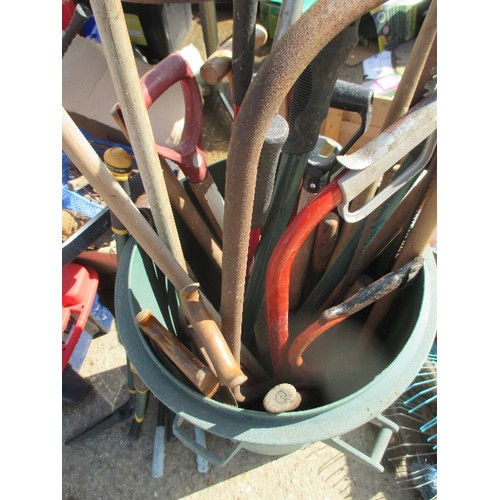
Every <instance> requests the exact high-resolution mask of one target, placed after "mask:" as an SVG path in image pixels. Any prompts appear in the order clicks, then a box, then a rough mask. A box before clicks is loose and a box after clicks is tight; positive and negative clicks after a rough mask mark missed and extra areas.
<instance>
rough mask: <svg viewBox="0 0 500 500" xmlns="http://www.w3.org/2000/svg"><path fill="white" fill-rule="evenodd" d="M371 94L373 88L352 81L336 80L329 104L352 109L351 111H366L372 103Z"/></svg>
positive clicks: (338, 107)
mask: <svg viewBox="0 0 500 500" xmlns="http://www.w3.org/2000/svg"><path fill="white" fill-rule="evenodd" d="M373 95H374V93H373V89H369V88H366V87H363V86H362V85H359V84H357V83H354V82H346V81H344V80H337V82H336V83H335V87H333V93H332V98H331V99H330V106H331V107H332V108H337V109H342V110H343V111H352V112H353V113H360V114H361V113H366V111H367V110H368V109H371V105H372V104H373Z"/></svg>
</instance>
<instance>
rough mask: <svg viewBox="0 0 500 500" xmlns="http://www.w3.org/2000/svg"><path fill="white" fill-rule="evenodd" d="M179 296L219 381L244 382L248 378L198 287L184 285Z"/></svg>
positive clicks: (232, 384)
mask: <svg viewBox="0 0 500 500" xmlns="http://www.w3.org/2000/svg"><path fill="white" fill-rule="evenodd" d="M180 297H181V300H182V309H183V311H184V312H185V314H186V316H187V319H188V320H189V322H190V323H191V325H193V328H194V334H195V335H197V336H199V337H200V343H201V344H203V345H204V346H205V349H206V351H207V354H208V356H209V358H210V359H211V360H212V363H213V365H214V368H215V370H216V372H217V378H218V379H219V383H220V384H221V385H225V386H227V387H229V388H234V387H237V386H238V385H241V384H243V383H244V382H246V381H247V379H248V378H247V376H246V375H245V374H244V373H243V372H242V371H241V368H240V366H239V360H238V361H236V359H235V357H234V356H233V354H232V353H231V350H230V348H229V346H228V344H227V342H226V340H225V339H224V337H223V335H222V333H221V331H220V330H219V328H218V327H217V324H216V323H215V321H214V320H213V319H212V318H211V317H210V314H209V312H208V311H207V308H206V307H205V305H204V303H203V301H202V300H201V297H200V293H199V291H198V288H197V287H195V286H189V287H186V288H185V289H183V290H181V291H180ZM197 343H198V342H197Z"/></svg>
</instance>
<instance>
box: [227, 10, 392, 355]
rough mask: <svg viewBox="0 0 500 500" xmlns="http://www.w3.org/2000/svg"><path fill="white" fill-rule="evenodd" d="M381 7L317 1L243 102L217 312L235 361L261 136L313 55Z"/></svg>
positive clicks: (231, 156) (231, 167) (232, 156)
mask: <svg viewBox="0 0 500 500" xmlns="http://www.w3.org/2000/svg"><path fill="white" fill-rule="evenodd" d="M383 3H384V0H356V1H352V0H318V2H317V3H316V4H314V5H313V6H312V7H311V8H310V9H309V10H308V11H307V12H306V13H304V14H303V15H302V16H301V17H300V18H299V19H298V20H297V21H296V22H295V23H294V24H293V26H291V27H290V29H289V30H288V31H287V32H286V33H285V34H284V35H283V37H282V38H281V39H280V41H279V42H278V43H277V44H276V46H275V47H273V52H272V53H271V55H270V56H269V57H268V58H267V59H266V61H265V62H264V63H263V65H262V66H261V67H260V68H259V71H258V72H257V74H256V76H255V78H254V79H253V81H252V83H251V85H250V87H249V88H248V91H247V93H246V95H245V99H244V100H243V102H242V105H241V108H240V110H239V114H238V118H237V120H236V121H235V124H234V129H233V133H232V135H231V140H230V142H229V150H228V157H227V167H226V186H225V187H226V189H225V193H226V195H225V215H224V230H223V232H224V248H223V251H224V253H223V261H222V263H223V266H222V288H221V311H220V312H221V318H222V332H223V334H224V336H225V338H226V340H227V342H228V344H229V347H230V349H231V351H232V353H233V355H234V357H235V358H236V359H237V360H238V361H239V357H240V347H241V325H242V316H243V296H244V288H245V277H246V262H247V254H248V241H249V237H250V224H251V220H252V208H253V200H254V193H255V184H256V178H257V165H258V163H259V155H260V151H261V149H262V145H263V143H264V138H265V134H266V131H267V129H268V128H269V126H270V124H271V121H272V119H273V117H274V115H275V114H276V113H277V112H278V110H279V106H280V105H281V103H282V102H283V100H284V99H285V97H286V95H287V94H288V92H289V91H290V89H291V88H292V86H293V84H294V83H295V81H296V80H297V78H298V77H299V75H300V74H301V73H302V72H303V71H304V69H305V68H306V66H307V65H308V64H309V63H310V62H311V61H312V60H313V58H314V57H315V56H316V54H318V53H319V52H320V51H321V49H323V48H324V47H325V45H326V44H327V43H328V42H329V41H330V40H332V39H333V38H334V37H335V36H336V35H338V34H339V33H340V32H341V31H342V30H343V29H345V28H346V27H347V26H349V25H350V24H351V23H352V22H354V21H356V20H357V19H359V18H360V17H361V16H362V15H363V14H365V13H366V12H368V11H369V10H370V9H373V8H374V7H377V6H378V5H381V4H383Z"/></svg>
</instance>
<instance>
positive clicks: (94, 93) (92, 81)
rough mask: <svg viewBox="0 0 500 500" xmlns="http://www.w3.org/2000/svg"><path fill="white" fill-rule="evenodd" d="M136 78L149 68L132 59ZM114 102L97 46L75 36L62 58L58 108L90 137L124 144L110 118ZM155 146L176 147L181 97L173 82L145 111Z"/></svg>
mask: <svg viewBox="0 0 500 500" xmlns="http://www.w3.org/2000/svg"><path fill="white" fill-rule="evenodd" d="M136 64H137V70H138V72H139V76H142V75H143V74H144V73H146V72H147V71H148V70H149V69H151V66H150V65H149V64H147V63H145V62H144V61H142V60H140V59H136ZM117 102H118V98H117V97H116V92H115V89H114V86H113V81H112V79H111V74H110V72H109V69H108V64H107V62H106V57H105V55H104V50H103V48H102V46H101V44H100V43H98V42H96V41H94V40H90V39H88V38H84V37H81V36H77V37H76V38H75V40H74V41H73V43H72V44H71V45H70V47H69V48H68V50H67V52H66V54H65V55H64V57H63V59H62V106H63V107H64V108H65V109H66V111H67V112H68V113H69V115H70V116H71V117H72V118H73V120H74V121H75V123H76V124H77V126H78V127H79V128H81V129H84V130H86V131H88V132H90V133H91V134H92V136H94V137H96V138H99V139H102V140H105V141H109V142H115V143H118V144H128V141H127V140H126V138H125V137H124V135H123V133H122V132H121V131H120V129H119V127H118V125H117V124H116V122H115V121H114V120H113V118H112V117H111V114H110V112H111V109H112V107H113V106H114V105H115V104H116V103H117ZM148 112H149V116H150V119H151V127H152V129H153V134H154V137H155V140H156V142H157V144H161V145H174V144H177V143H178V141H179V139H180V135H181V133H182V129H183V126H184V97H183V94H182V87H181V84H180V83H176V84H175V85H173V86H172V87H171V88H169V89H168V90H167V91H166V92H164V93H163V94H162V95H161V97H160V98H159V99H157V100H156V101H155V102H154V103H153V105H152V106H151V107H150V108H149V110H148Z"/></svg>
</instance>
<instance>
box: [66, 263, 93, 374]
mask: <svg viewBox="0 0 500 500" xmlns="http://www.w3.org/2000/svg"><path fill="white" fill-rule="evenodd" d="M98 284H99V276H98V274H97V272H96V271H94V270H93V269H92V268H89V267H85V266H82V265H80V264H75V263H74V262H70V263H69V264H66V265H65V266H64V267H63V269H62V369H63V370H64V368H65V367H66V365H67V364H68V361H69V358H70V357H71V353H72V352H73V350H74V349H75V346H76V344H77V343H78V339H79V338H80V335H81V333H82V332H83V330H84V328H85V324H86V323H87V319H88V317H89V314H90V311H91V309H92V304H93V303H94V298H95V295H96V292H97V285H98Z"/></svg>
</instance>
